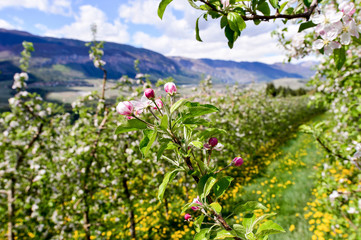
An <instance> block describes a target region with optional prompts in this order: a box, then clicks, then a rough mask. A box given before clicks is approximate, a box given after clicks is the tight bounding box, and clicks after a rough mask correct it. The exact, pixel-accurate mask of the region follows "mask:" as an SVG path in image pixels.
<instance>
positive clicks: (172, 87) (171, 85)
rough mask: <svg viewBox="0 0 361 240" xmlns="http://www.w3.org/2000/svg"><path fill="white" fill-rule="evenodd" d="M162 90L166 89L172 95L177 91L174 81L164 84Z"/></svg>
mask: <svg viewBox="0 0 361 240" xmlns="http://www.w3.org/2000/svg"><path fill="white" fill-rule="evenodd" d="M164 91H166V93H168V94H169V95H174V94H175V93H176V92H177V87H176V86H175V84H174V83H172V82H169V83H166V84H165V85H164Z"/></svg>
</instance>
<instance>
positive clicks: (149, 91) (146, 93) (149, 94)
mask: <svg viewBox="0 0 361 240" xmlns="http://www.w3.org/2000/svg"><path fill="white" fill-rule="evenodd" d="M144 96H146V97H147V98H148V99H154V97H155V94H154V90H153V89H151V88H147V89H145V90H144Z"/></svg>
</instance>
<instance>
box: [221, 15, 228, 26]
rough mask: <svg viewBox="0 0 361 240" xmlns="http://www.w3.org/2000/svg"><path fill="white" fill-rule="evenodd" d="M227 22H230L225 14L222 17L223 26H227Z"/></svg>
mask: <svg viewBox="0 0 361 240" xmlns="http://www.w3.org/2000/svg"><path fill="white" fill-rule="evenodd" d="M227 24H228V21H227V17H226V16H223V17H222V18H221V28H224V27H226V26H227Z"/></svg>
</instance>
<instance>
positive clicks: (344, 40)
mask: <svg viewBox="0 0 361 240" xmlns="http://www.w3.org/2000/svg"><path fill="white" fill-rule="evenodd" d="M340 42H341V44H342V45H349V44H350V42H351V35H350V33H348V32H346V33H342V34H341V37H340Z"/></svg>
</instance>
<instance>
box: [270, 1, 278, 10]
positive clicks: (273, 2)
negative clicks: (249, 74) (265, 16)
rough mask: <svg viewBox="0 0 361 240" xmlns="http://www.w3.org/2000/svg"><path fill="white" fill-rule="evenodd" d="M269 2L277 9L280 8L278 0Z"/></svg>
mask: <svg viewBox="0 0 361 240" xmlns="http://www.w3.org/2000/svg"><path fill="white" fill-rule="evenodd" d="M269 2H270V4H271V5H272V7H273V8H276V9H277V8H279V5H278V0H269Z"/></svg>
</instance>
